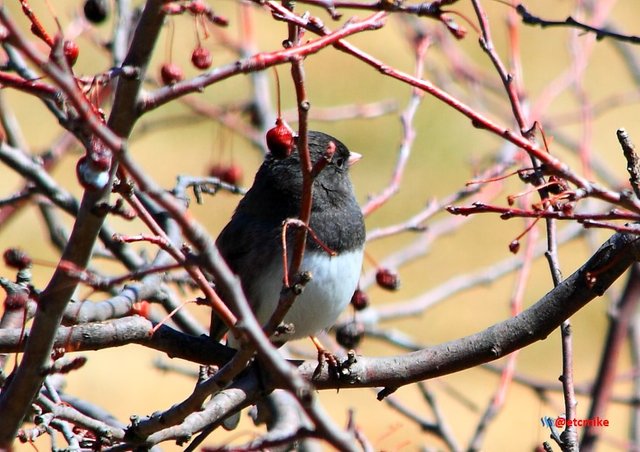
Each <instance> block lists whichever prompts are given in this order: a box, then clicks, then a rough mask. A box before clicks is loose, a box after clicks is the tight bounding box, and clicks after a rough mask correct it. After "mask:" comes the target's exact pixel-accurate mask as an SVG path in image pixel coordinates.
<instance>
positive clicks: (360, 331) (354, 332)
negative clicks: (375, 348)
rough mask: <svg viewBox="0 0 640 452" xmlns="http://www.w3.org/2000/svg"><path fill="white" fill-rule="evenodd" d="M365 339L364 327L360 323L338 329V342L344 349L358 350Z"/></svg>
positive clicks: (354, 322) (349, 324)
mask: <svg viewBox="0 0 640 452" xmlns="http://www.w3.org/2000/svg"><path fill="white" fill-rule="evenodd" d="M363 337H364V325H362V323H360V322H356V321H353V322H349V323H345V324H343V325H340V326H339V327H338V328H337V329H336V341H337V342H338V344H340V345H341V346H343V347H344V348H348V349H353V348H356V347H357V346H358V345H359V344H360V342H361V341H362V338H363Z"/></svg>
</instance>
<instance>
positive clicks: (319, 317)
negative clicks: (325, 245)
mask: <svg viewBox="0 0 640 452" xmlns="http://www.w3.org/2000/svg"><path fill="white" fill-rule="evenodd" d="M362 257H363V251H362V250H355V251H348V252H344V253H341V254H339V255H337V256H329V255H328V254H327V253H325V252H324V251H319V250H314V251H307V252H306V253H305V256H304V259H303V262H302V266H301V270H302V271H309V272H310V273H311V276H312V279H311V281H309V283H308V284H307V285H306V287H305V288H304V290H303V292H302V294H301V295H299V296H298V297H297V298H296V300H295V302H294V304H293V306H292V307H291V309H290V310H289V312H288V313H287V315H286V317H285V319H284V322H285V323H291V324H293V326H294V329H295V331H294V333H293V334H292V335H291V336H288V337H287V338H286V339H287V340H290V339H299V338H302V337H305V336H310V335H314V334H316V333H318V332H319V331H321V330H323V329H325V328H328V327H329V326H331V325H333V324H334V323H335V321H336V319H337V318H338V316H339V315H340V313H341V312H342V311H343V310H344V309H345V308H346V306H347V305H348V304H349V301H350V300H351V296H352V295H353V292H354V291H355V289H356V287H357V285H358V279H359V277H360V271H361V269H362ZM261 273H263V275H262V276H259V277H258V280H256V281H255V283H256V284H253V289H252V292H254V293H252V294H251V296H250V298H252V301H253V304H254V306H255V307H256V309H255V311H256V317H257V318H258V321H259V322H260V323H261V324H264V323H265V322H266V321H267V320H268V319H269V318H270V317H271V315H272V314H273V312H274V311H275V309H276V306H277V304H278V299H279V296H280V289H281V288H282V279H283V269H282V260H281V259H275V260H274V261H273V263H272V264H271V265H270V267H269V269H268V271H266V272H261ZM257 287H260V288H261V289H260V290H259V293H255V292H256V288H257Z"/></svg>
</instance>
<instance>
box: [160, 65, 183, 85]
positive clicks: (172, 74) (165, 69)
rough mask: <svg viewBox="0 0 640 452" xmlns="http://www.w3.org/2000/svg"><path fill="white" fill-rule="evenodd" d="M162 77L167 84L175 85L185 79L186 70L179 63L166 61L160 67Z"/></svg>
mask: <svg viewBox="0 0 640 452" xmlns="http://www.w3.org/2000/svg"><path fill="white" fill-rule="evenodd" d="M160 78H161V79H162V83H164V84H165V85H173V84H174V83H178V82H179V81H180V80H182V79H184V72H183V71H182V69H181V68H180V66H178V65H177V64H173V63H165V64H163V65H162V67H161V68H160Z"/></svg>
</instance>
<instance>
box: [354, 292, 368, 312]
mask: <svg viewBox="0 0 640 452" xmlns="http://www.w3.org/2000/svg"><path fill="white" fill-rule="evenodd" d="M351 304H352V305H353V309H355V310H356V311H362V310H364V309H367V308H368V307H369V296H368V295H367V293H366V292H364V291H362V290H360V289H356V291H355V292H354V293H353V296H352V297H351Z"/></svg>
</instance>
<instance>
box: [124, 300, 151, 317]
mask: <svg viewBox="0 0 640 452" xmlns="http://www.w3.org/2000/svg"><path fill="white" fill-rule="evenodd" d="M129 312H130V313H131V314H134V315H139V316H140V317H145V318H147V319H148V318H149V314H150V312H151V304H150V303H149V302H148V301H146V300H142V301H140V302H138V303H133V306H131V311H129Z"/></svg>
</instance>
